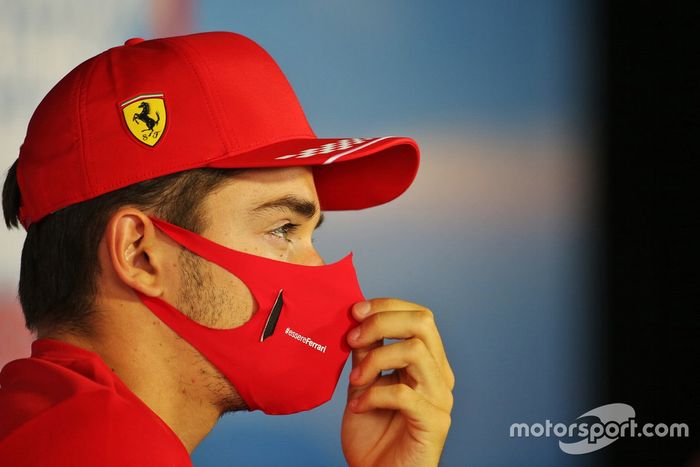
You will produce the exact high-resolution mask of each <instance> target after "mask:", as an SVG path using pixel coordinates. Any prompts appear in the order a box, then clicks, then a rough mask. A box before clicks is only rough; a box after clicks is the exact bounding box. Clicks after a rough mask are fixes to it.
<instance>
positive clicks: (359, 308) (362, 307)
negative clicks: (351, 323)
mask: <svg viewBox="0 0 700 467" xmlns="http://www.w3.org/2000/svg"><path fill="white" fill-rule="evenodd" d="M371 308H372V306H371V305H370V304H369V302H359V303H357V304H356V305H355V312H356V313H357V314H358V315H360V316H367V314H368V313H369V310H370V309H371Z"/></svg>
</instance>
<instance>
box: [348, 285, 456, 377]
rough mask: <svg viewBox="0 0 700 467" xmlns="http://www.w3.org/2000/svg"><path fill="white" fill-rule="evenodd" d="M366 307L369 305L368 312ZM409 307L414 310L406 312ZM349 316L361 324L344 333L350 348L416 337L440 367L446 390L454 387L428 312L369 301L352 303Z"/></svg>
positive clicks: (404, 304) (417, 307)
mask: <svg viewBox="0 0 700 467" xmlns="http://www.w3.org/2000/svg"><path fill="white" fill-rule="evenodd" d="M367 304H369V309H368V308H367ZM390 307H393V308H390ZM409 307H414V309H412V310H411V309H406V308H409ZM358 310H359V311H358ZM362 313H364V314H362ZM353 314H354V315H356V318H357V319H358V321H361V322H360V324H359V325H358V326H357V327H356V328H354V329H352V330H351V331H350V332H349V333H348V336H347V341H348V344H349V345H350V346H351V347H353V348H361V347H365V346H367V345H369V343H371V342H374V341H376V340H379V339H384V338H386V339H408V338H411V337H418V338H419V339H421V340H422V341H423V342H424V343H425V344H426V346H427V347H428V350H429V351H430V353H431V355H432V356H433V357H434V358H435V361H436V362H438V364H439V365H440V368H441V371H442V374H443V377H444V379H445V381H447V384H448V386H449V387H450V389H452V388H454V381H455V378H454V373H453V372H452V368H451V367H450V364H449V362H448V360H447V355H446V354H445V348H444V345H443V343H442V339H441V338H440V333H439V332H438V330H437V326H436V325H435V319H434V317H433V313H432V312H431V311H430V310H429V309H427V308H425V307H421V306H420V305H417V304H415V303H411V302H405V301H403V300H396V299H373V300H371V301H370V302H358V303H357V304H355V306H353ZM360 314H362V316H360Z"/></svg>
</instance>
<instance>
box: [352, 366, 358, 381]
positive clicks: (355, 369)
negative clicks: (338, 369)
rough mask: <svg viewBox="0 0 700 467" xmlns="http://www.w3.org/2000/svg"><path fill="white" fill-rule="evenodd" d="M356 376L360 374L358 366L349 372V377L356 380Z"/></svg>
mask: <svg viewBox="0 0 700 467" xmlns="http://www.w3.org/2000/svg"><path fill="white" fill-rule="evenodd" d="M358 376H360V367H355V368H353V369H352V371H351V372H350V379H351V380H356V379H357V377H358Z"/></svg>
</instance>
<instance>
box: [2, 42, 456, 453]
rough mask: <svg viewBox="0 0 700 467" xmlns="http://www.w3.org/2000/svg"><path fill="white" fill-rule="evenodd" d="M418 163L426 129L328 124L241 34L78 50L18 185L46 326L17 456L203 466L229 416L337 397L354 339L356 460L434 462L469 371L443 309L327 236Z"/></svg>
mask: <svg viewBox="0 0 700 467" xmlns="http://www.w3.org/2000/svg"><path fill="white" fill-rule="evenodd" d="M417 168H418V148H417V146H416V144H415V142H414V141H413V140H411V139H410V138H404V137H384V138H369V139H363V138H345V139H337V138H334V139H318V138H316V136H315V135H314V133H313V132H312V130H311V128H310V127H309V125H308V123H307V122H306V119H305V117H304V115H303V111H302V109H301V107H300V105H299V103H298V102H297V99H296V96H295V95H294V93H293V91H292V89H291V87H290V86H289V84H288V82H287V80H286V78H285V77H284V75H283V74H282V72H281V71H280V69H279V68H278V67H277V65H276V64H275V62H274V61H273V60H272V58H271V57H270V56H269V55H268V54H267V53H266V52H265V51H264V50H263V49H262V48H261V47H260V46H258V45H257V44H256V43H254V42H253V41H251V40H250V39H248V38H246V37H244V36H241V35H238V34H233V33H223V32H217V33H202V34H193V35H189V36H182V37H173V38H168V39H158V40H152V41H143V40H140V39H131V40H129V41H127V42H126V44H125V45H124V46H121V47H115V48H113V49H110V50H108V51H106V52H103V53H102V54H100V55H98V56H96V57H93V58H92V59H90V60H88V61H86V62H84V63H83V64H81V65H79V66H78V67H77V68H76V69H74V70H73V71H72V72H71V73H69V74H68V75H67V76H66V77H65V78H64V79H63V80H61V81H60V82H59V83H58V84H57V85H56V86H55V87H54V89H52V90H51V91H50V92H49V94H48V95H47V96H46V97H45V99H44V100H43V101H42V102H41V104H40V105H39V107H38V108H37V110H36V111H35V113H34V116H33V117H32V120H31V122H30V124H29V128H28V131H27V136H26V139H25V142H24V144H23V146H22V148H21V150H20V156H19V159H18V161H17V162H16V163H15V164H14V165H13V166H12V168H11V169H10V171H9V172H8V176H7V179H6V181H5V186H4V189H3V210H4V214H5V221H6V223H7V225H8V227H12V226H15V227H16V226H18V225H19V224H20V223H21V224H22V225H23V226H24V228H25V229H26V230H27V238H26V240H25V245H24V249H23V252H22V268H21V274H20V284H19V297H20V301H21V303H22V308H23V312H24V314H25V318H26V322H27V326H28V327H29V328H30V329H32V330H33V331H35V332H36V333H37V336H38V339H37V340H36V341H35V342H34V343H33V346H32V356H31V357H30V358H27V359H21V360H16V361H14V362H11V363H9V364H8V365H6V366H5V368H4V369H3V370H2V373H0V464H2V465H66V466H68V465H70V466H82V465H131V466H133V465H144V466H145V465H190V460H189V453H191V452H192V451H193V450H194V449H195V447H196V446H197V444H198V443H199V442H200V441H201V440H202V439H203V438H204V437H205V436H206V435H207V433H208V432H209V431H210V430H211V429H212V428H213V427H214V425H215V423H216V421H217V420H218V418H219V417H220V416H221V415H222V414H224V413H226V412H230V411H237V410H262V411H264V412H265V413H270V414H285V413H294V412H299V411H302V410H308V409H311V408H313V407H316V406H318V405H320V404H322V403H324V402H325V401H327V400H328V399H329V398H330V397H331V395H332V393H333V390H334V388H335V386H336V384H337V382H338V378H339V376H340V371H341V369H342V367H343V364H344V363H345V361H346V359H347V357H348V355H349V353H350V352H352V366H353V370H352V372H351V375H350V382H349V383H350V384H349V389H348V403H347V408H346V410H345V413H344V417H343V421H342V445H343V451H344V454H345V457H346V459H347V461H348V463H349V464H350V465H361V466H372V465H420V466H423V465H436V464H437V462H438V460H439V457H440V453H441V451H442V447H443V445H444V442H445V438H446V436H447V431H448V428H449V425H450V411H451V408H452V394H451V391H452V389H453V386H454V376H453V373H452V370H451V369H450V366H449V363H448V361H447V358H446V356H445V352H444V349H443V345H442V342H441V340H440V336H439V334H438V331H437V329H436V327H435V324H434V321H433V319H432V314H431V312H430V310H428V309H427V308H425V307H423V306H420V305H417V304H414V303H410V302H406V301H403V300H399V299H389V298H376V299H370V300H366V299H365V297H364V296H363V295H362V292H361V290H360V288H359V284H358V281H357V278H356V276H355V271H354V268H353V265H352V256H351V255H348V256H347V257H345V258H344V259H342V260H340V261H338V262H336V263H333V264H328V265H326V264H324V262H323V260H322V258H321V257H320V256H319V255H318V253H317V252H316V250H315V248H314V246H313V243H312V234H313V232H314V230H315V229H316V228H317V227H319V226H320V224H321V222H322V221H323V214H322V210H342V209H362V208H366V207H370V206H374V205H378V204H382V203H385V202H388V201H390V200H391V199H394V198H395V197H397V196H399V195H400V194H401V193H402V192H403V191H405V190H406V189H407V188H408V186H409V185H410V183H411V182H412V180H413V178H414V177H415V174H416V171H417ZM385 338H394V339H398V341H397V342H395V343H393V344H391V345H382V344H383V339H385ZM384 370H394V371H393V372H392V373H389V374H384V375H383V374H382V371H384ZM231 461H232V462H234V463H235V459H232V460H231Z"/></svg>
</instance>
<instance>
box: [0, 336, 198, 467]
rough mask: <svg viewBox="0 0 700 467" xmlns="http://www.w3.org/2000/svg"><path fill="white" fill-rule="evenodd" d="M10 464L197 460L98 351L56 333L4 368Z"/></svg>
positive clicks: (0, 400)
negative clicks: (62, 340) (193, 458)
mask: <svg viewBox="0 0 700 467" xmlns="http://www.w3.org/2000/svg"><path fill="white" fill-rule="evenodd" d="M0 465H2V466H5V465H7V466H13V467H21V466H52V467H53V466H56V467H58V466H66V467H68V466H70V467H81V466H120V467H122V466H130V467H132V466H149V467H151V466H191V465H192V463H191V461H190V457H189V455H188V453H187V450H186V449H185V447H184V445H183V444H182V442H180V439H179V438H178V437H177V436H176V435H175V433H174V432H173V431H172V430H171V429H170V428H169V427H168V426H167V425H166V424H165V422H163V421H162V420H161V419H160V418H159V417H158V416H157V415H156V414H155V413H154V412H153V411H152V410H151V409H149V408H148V407H147V406H146V405H145V404H144V403H143V402H142V401H141V400H140V399H139V398H138V397H137V396H136V395H135V394H134V393H132V392H131V391H130V390H129V389H128V388H127V387H126V385H125V384H124V383H123V382H122V381H121V380H120V379H119V378H118V377H117V376H116V375H115V374H114V372H112V370H111V369H110V368H109V367H108V366H107V365H106V364H105V363H104V362H103V361H102V359H101V358H100V357H99V356H98V355H97V354H96V353H94V352H90V351H88V350H85V349H81V348H78V347H75V346H73V345H70V344H67V343H65V342H61V341H57V340H52V339H39V340H37V341H34V342H33V343H32V356H31V357H29V358H22V359H19V360H15V361H12V362H10V363H8V364H7V365H5V367H4V368H3V369H2V371H1V372H0Z"/></svg>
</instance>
